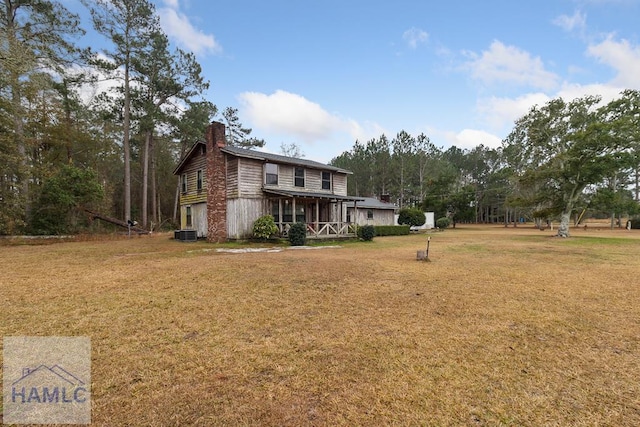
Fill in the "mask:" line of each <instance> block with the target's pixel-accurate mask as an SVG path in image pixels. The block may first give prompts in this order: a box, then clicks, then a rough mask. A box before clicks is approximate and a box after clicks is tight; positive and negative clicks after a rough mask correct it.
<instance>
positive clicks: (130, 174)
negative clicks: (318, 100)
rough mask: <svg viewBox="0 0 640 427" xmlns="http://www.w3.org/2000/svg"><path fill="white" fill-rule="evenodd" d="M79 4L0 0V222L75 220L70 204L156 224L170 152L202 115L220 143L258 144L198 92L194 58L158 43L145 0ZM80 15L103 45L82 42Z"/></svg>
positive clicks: (37, 227) (170, 199)
mask: <svg viewBox="0 0 640 427" xmlns="http://www.w3.org/2000/svg"><path fill="white" fill-rule="evenodd" d="M83 5H84V6H85V7H86V8H87V10H88V11H89V16H90V17H91V19H90V22H82V21H81V20H80V18H79V16H78V15H76V14H73V13H71V12H70V11H69V10H67V9H66V8H65V7H64V4H63V3H62V2H58V1H47V0H27V1H17V0H0V59H1V67H0V168H1V169H0V201H1V203H0V234H19V233H36V234H38V233H46V234H49V233H67V232H74V231H77V230H79V229H85V228H87V227H88V226H89V224H88V222H87V221H88V217H87V216H86V215H85V214H84V213H82V211H80V210H79V209H77V208H78V207H80V206H84V207H91V208H92V209H96V210H99V211H101V212H103V213H106V214H108V215H112V216H114V217H116V218H120V219H124V220H125V221H127V220H138V221H139V222H140V223H141V226H142V227H144V228H147V229H149V228H152V227H158V226H160V225H161V224H163V223H167V222H170V221H172V220H175V217H174V215H175V205H176V197H177V193H176V189H177V184H176V178H175V177H174V176H173V174H172V171H173V168H174V167H175V165H176V161H177V159H179V158H180V156H181V155H182V154H184V153H185V151H186V150H187V149H188V148H189V147H190V146H191V145H192V144H193V143H194V142H195V141H196V140H199V139H202V137H203V136H204V132H205V129H206V126H207V124H208V123H210V121H211V120H212V119H213V118H214V117H216V116H217V115H220V116H221V117H220V118H219V119H218V120H222V121H225V122H226V124H227V130H228V135H227V139H228V141H229V143H230V144H232V145H239V146H248V147H256V146H258V147H259V146H262V145H264V141H262V140H258V139H255V138H251V137H250V134H251V129H248V128H245V127H243V126H242V124H241V123H240V121H239V119H238V115H237V113H238V110H237V109H235V108H233V107H227V108H225V109H223V110H222V111H221V112H219V111H218V108H217V106H216V105H214V104H213V103H211V102H209V101H207V100H206V99H205V92H206V90H207V88H208V86H209V82H208V81H206V79H204V77H203V76H202V70H201V67H200V64H199V63H198V62H197V60H196V58H195V56H194V54H193V53H191V52H187V51H184V50H182V49H178V48H172V47H171V46H170V44H169V41H168V38H167V35H166V34H165V33H164V32H163V31H162V29H161V27H160V24H159V18H158V15H157V13H156V10H155V7H154V5H153V4H151V3H150V2H148V1H147V0H83ZM86 25H91V26H92V27H93V29H94V30H95V32H96V33H97V34H99V35H100V36H101V37H102V38H103V42H104V45H105V49H104V50H100V51H96V50H92V49H91V48H88V47H86V46H82V42H83V40H84V39H83V36H84V35H85V30H84V29H83V28H85V26H86ZM106 83H108V84H109V87H110V89H109V90H101V89H100V88H101V87H103V86H104V85H105V84H106ZM92 227H94V228H95V227H97V226H96V225H95V224H94V225H93V226H92Z"/></svg>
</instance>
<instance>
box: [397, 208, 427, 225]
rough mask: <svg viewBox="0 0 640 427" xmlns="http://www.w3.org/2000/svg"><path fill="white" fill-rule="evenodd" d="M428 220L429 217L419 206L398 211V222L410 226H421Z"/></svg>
mask: <svg viewBox="0 0 640 427" xmlns="http://www.w3.org/2000/svg"><path fill="white" fill-rule="evenodd" d="M426 221H427V217H426V216H425V215H424V212H422V211H421V210H420V209H418V208H402V209H400V212H398V224H400V225H403V224H404V225H408V226H410V227H420V226H422V225H424V223H425V222H426Z"/></svg>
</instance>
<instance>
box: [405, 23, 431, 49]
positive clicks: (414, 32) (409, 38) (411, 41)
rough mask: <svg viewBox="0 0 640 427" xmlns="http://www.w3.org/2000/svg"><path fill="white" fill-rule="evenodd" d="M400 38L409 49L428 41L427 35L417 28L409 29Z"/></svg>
mask: <svg viewBox="0 0 640 427" xmlns="http://www.w3.org/2000/svg"><path fill="white" fill-rule="evenodd" d="M402 38H403V39H404V41H405V42H407V44H408V45H409V47H410V48H411V49H416V48H417V47H418V45H419V44H421V43H426V42H427V40H429V34H428V33H427V32H426V31H423V30H421V29H419V28H410V29H408V30H407V31H405V32H404V33H403V34H402Z"/></svg>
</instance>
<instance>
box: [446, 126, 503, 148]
mask: <svg viewBox="0 0 640 427" xmlns="http://www.w3.org/2000/svg"><path fill="white" fill-rule="evenodd" d="M444 138H445V139H446V140H447V142H449V143H450V144H451V145H455V146H456V147H458V148H462V149H472V148H475V147H477V146H478V145H480V144H482V145H484V146H485V147H489V148H498V147H500V145H501V144H502V139H501V138H500V137H498V136H496V135H493V134H491V133H489V132H485V131H483V130H478V129H463V130H461V131H460V132H458V133H455V132H445V133H444Z"/></svg>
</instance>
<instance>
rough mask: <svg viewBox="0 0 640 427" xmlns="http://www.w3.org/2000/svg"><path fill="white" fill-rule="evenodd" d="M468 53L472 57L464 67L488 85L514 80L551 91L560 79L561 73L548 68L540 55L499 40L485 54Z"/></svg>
mask: <svg viewBox="0 0 640 427" xmlns="http://www.w3.org/2000/svg"><path fill="white" fill-rule="evenodd" d="M467 55H469V56H471V58H472V60H471V61H469V62H467V63H466V64H465V66H464V68H466V69H468V70H470V72H471V76H472V77H473V78H474V79H477V80H480V81H482V82H484V83H487V84H502V83H512V84H516V85H522V86H529V87H535V88H539V89H547V90H548V89H552V88H554V87H555V86H556V85H557V82H558V76H557V75H556V74H554V73H552V72H549V71H547V70H545V68H544V64H543V63H542V60H541V59H540V58H539V57H532V56H531V54H529V52H526V51H523V50H521V49H518V48H517V47H515V46H507V45H505V44H503V43H502V42H500V41H497V40H496V41H494V42H493V43H491V46H490V47H489V50H485V51H483V52H482V54H481V55H479V56H478V55H477V54H476V53H469V52H467Z"/></svg>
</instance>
